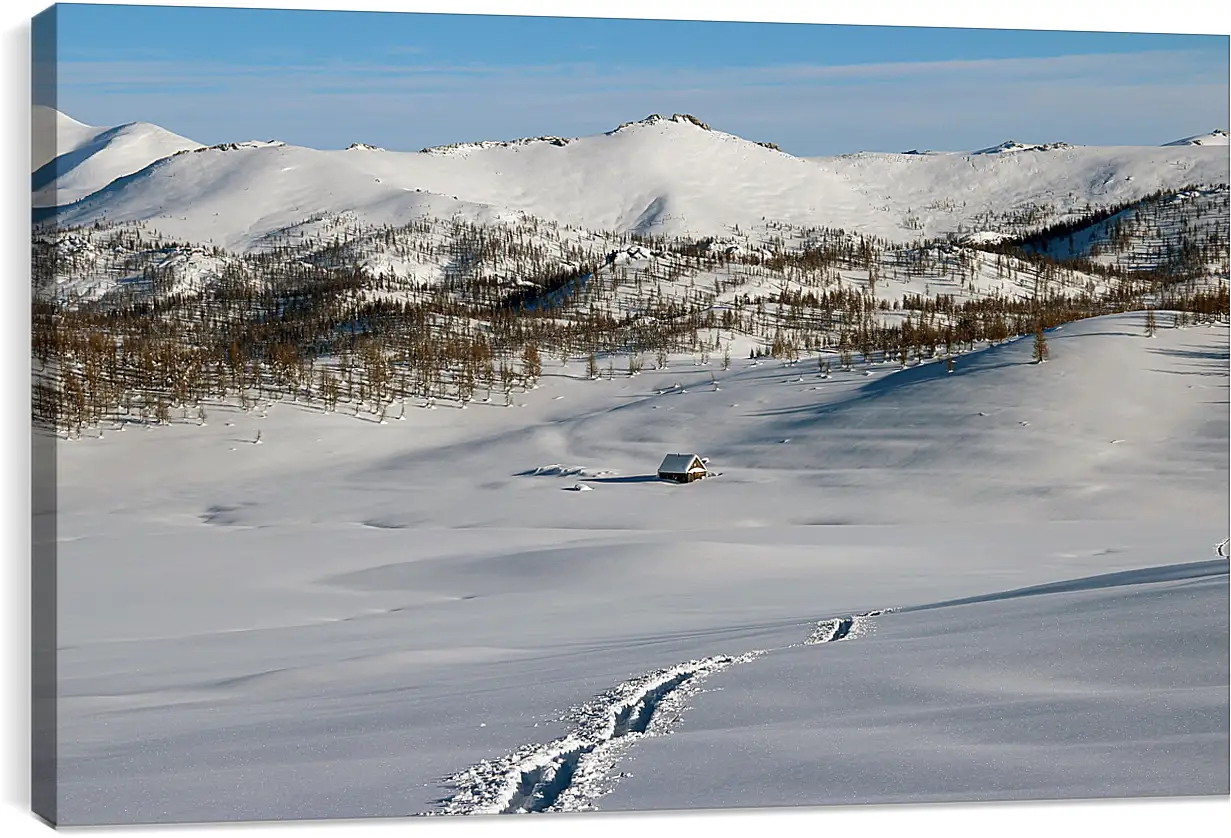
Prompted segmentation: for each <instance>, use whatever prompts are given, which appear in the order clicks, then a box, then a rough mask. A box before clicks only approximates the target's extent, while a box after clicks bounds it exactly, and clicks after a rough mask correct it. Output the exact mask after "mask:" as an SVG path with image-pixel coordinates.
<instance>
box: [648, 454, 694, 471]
mask: <svg viewBox="0 0 1231 838" xmlns="http://www.w3.org/2000/svg"><path fill="white" fill-rule="evenodd" d="M696 469H702V470H704V469H705V464H704V463H702V462H701V458H700V457H698V456H697V455H696V454H668V455H667V456H665V457H663V462H662V465H660V466H659V467H658V470H659V471H661V472H666V473H667V474H687V473H688V472H690V471H694V470H696Z"/></svg>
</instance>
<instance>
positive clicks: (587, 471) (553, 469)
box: [521, 463, 615, 477]
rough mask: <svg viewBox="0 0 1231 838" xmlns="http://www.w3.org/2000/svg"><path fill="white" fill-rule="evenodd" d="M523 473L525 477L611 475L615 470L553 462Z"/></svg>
mask: <svg viewBox="0 0 1231 838" xmlns="http://www.w3.org/2000/svg"><path fill="white" fill-rule="evenodd" d="M521 474H522V476H525V477H610V476H611V475H613V474H615V472H614V471H610V470H608V469H593V468H587V467H586V466H565V465H561V464H560V463H552V464H551V465H549V466H539V467H538V468H533V469H530V470H529V471H523V472H522V473H521Z"/></svg>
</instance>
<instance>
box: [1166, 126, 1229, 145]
mask: <svg viewBox="0 0 1231 838" xmlns="http://www.w3.org/2000/svg"><path fill="white" fill-rule="evenodd" d="M1166 145H1168V146H1176V145H1213V146H1225V145H1227V132H1226V131H1224V130H1222V129H1221V128H1216V129H1214V130H1213V131H1211V132H1210V133H1208V134H1197V135H1195V136H1192V137H1185V138H1184V139H1182V140H1175V141H1173V142H1169V143H1166Z"/></svg>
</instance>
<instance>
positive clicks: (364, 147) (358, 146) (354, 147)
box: [346, 143, 384, 151]
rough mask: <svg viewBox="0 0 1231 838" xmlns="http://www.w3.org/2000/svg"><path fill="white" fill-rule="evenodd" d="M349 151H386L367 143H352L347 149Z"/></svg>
mask: <svg viewBox="0 0 1231 838" xmlns="http://www.w3.org/2000/svg"><path fill="white" fill-rule="evenodd" d="M346 150H347V151H384V149H383V148H381V147H380V146H377V145H368V144H367V143H351V144H350V145H348V146H347V147H346Z"/></svg>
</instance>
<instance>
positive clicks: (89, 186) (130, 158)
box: [31, 109, 201, 207]
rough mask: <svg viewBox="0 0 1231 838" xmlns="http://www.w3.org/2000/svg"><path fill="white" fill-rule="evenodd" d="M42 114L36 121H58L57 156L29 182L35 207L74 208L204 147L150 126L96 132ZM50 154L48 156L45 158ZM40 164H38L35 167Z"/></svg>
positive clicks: (60, 117) (57, 116) (58, 115)
mask: <svg viewBox="0 0 1231 838" xmlns="http://www.w3.org/2000/svg"><path fill="white" fill-rule="evenodd" d="M43 110H44V112H43V114H42V115H41V116H40V115H37V114H36V116H37V118H39V119H41V120H55V125H56V148H55V150H54V152H55V154H56V155H57V156H56V157H55V158H54V159H50V160H45V161H44V162H43V163H41V164H40V165H39V166H38V168H37V169H36V170H35V171H34V174H33V175H32V177H31V189H32V190H33V192H34V197H33V206H35V207H54V206H58V205H63V204H68V203H72V202H73V201H77V200H80V199H81V198H84V197H86V196H87V195H89V194H91V193H93V192H95V191H97V190H99V189H101V188H103V187H104V186H106V185H107V184H108V183H111V181H113V180H115V179H116V178H118V177H123V176H124V175H129V174H132V173H134V172H138V171H140V170H141V169H144V168H145V167H146V166H148V165H149V164H150V163H152V162H154V161H156V160H158V159H160V158H163V157H166V156H168V155H171V154H175V153H176V152H177V151H182V150H184V149H193V148H200V147H201V144H200V143H197V142H194V141H192V140H190V139H188V138H186V137H181V136H179V135H178V134H173V133H171V132H170V131H167V130H166V129H165V128H160V127H158V126H157V125H151V124H150V123H148V122H130V123H127V124H125V125H119V126H116V127H114V128H97V127H94V126H89V125H84V124H83V123H80V122H77V121H76V120H73V119H71V118H70V117H67V116H65V115H64V114H61V113H59V112H58V111H52V110H51V109H43ZM48 111H50V113H48ZM47 153H49V152H47V151H45V150H44V156H46V154H47ZM38 159H39V158H37V157H36V158H35V160H36V162H37V160H38Z"/></svg>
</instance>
